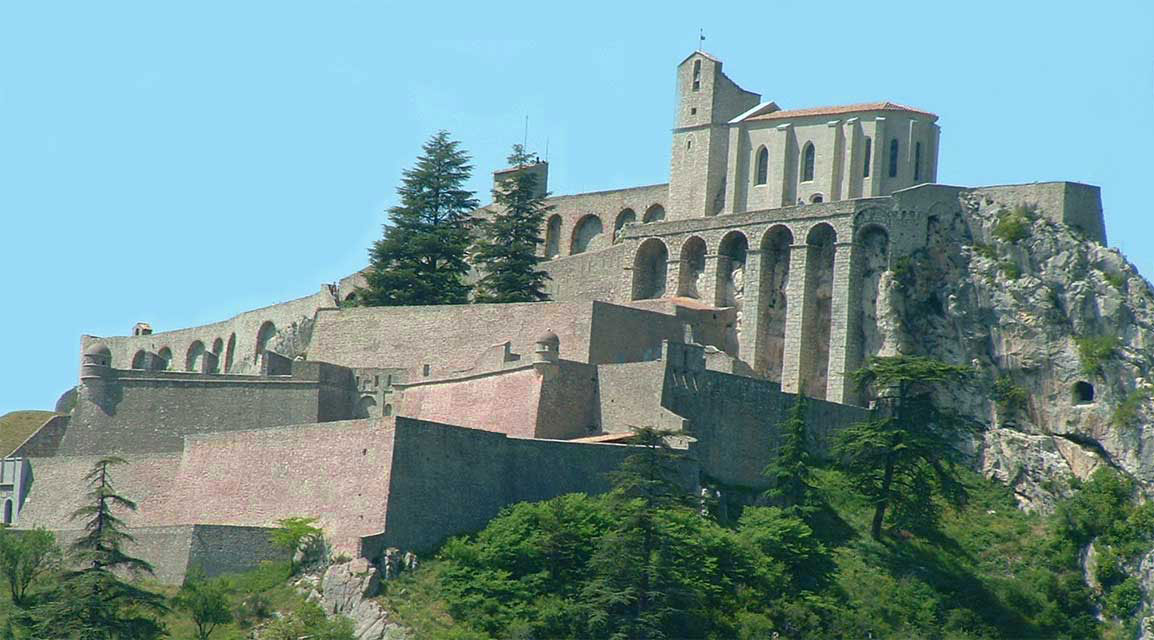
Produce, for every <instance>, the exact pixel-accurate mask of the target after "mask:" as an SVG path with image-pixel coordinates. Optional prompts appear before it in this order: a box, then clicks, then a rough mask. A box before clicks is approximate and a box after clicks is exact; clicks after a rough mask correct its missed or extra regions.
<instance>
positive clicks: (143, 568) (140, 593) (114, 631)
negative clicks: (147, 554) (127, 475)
mask: <svg viewBox="0 0 1154 640" xmlns="http://www.w3.org/2000/svg"><path fill="white" fill-rule="evenodd" d="M117 464H124V460H121V459H120V458H115V457H106V458H101V459H100V460H98V461H97V462H96V464H95V465H94V466H93V468H92V470H91V471H90V472H89V473H88V475H87V476H86V477H85V480H87V481H88V484H89V487H90V490H89V492H88V493H87V498H88V500H89V502H90V504H88V505H86V506H84V507H81V508H79V509H77V510H76V511H75V512H74V513H73V514H72V518H73V519H74V520H80V519H87V521H86V522H85V524H84V535H82V536H81V537H80V538H79V539H77V540H76V541H75V542H74V543H73V544H72V552H73V560H74V562H75V564H76V565H77V566H78V567H79V568H78V569H75V570H72V571H69V572H67V573H65V574H64V576H63V578H62V580H61V581H60V584H59V585H58V586H57V588H56V589H55V590H54V591H53V592H52V593H50V594H48V596H47V597H46V600H45V602H44V603H43V604H40V605H38V606H36V607H35V608H33V609H32V610H31V611H30V612H29V613H28V615H26V616H23V617H22V618H21V622H22V623H23V624H24V626H26V627H27V628H28V630H29V631H30V632H31V634H32V637H35V638H39V639H42V640H57V639H59V640H64V639H69V640H72V639H82V640H152V639H154V638H160V637H162V636H163V634H164V626H163V625H162V624H161V623H160V622H158V621H157V619H156V616H157V615H159V614H162V613H164V612H165V611H166V610H167V607H166V606H165V605H164V598H163V596H161V595H159V594H155V593H152V592H151V591H147V590H145V589H141V588H139V587H137V586H134V585H132V584H129V583H128V582H126V581H124V580H123V579H121V578H120V577H119V576H118V575H117V574H116V572H122V573H125V572H127V573H131V574H140V573H146V574H151V573H152V566H151V565H150V564H149V563H147V562H145V561H144V560H141V559H139V558H134V557H132V556H130V555H128V554H126V553H125V552H124V551H123V549H122V546H123V545H124V544H126V543H129V542H132V541H133V538H132V536H131V535H129V534H128V533H126V532H125V531H124V521H123V520H121V519H120V517H118V516H117V515H116V514H115V513H114V509H126V510H129V511H135V510H136V503H134V502H133V501H131V500H129V499H128V498H125V497H124V496H121V495H120V494H118V493H116V490H115V489H114V488H113V486H112V481H111V477H110V474H109V468H110V467H112V466H114V465H117Z"/></svg>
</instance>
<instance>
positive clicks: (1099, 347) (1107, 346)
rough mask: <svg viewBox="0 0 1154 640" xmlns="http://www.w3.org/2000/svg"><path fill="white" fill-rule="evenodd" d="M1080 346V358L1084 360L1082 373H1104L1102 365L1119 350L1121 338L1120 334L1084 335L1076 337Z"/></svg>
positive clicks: (1076, 342) (1075, 341)
mask: <svg viewBox="0 0 1154 640" xmlns="http://www.w3.org/2000/svg"><path fill="white" fill-rule="evenodd" d="M1074 344H1076V345H1077V346H1078V359H1079V360H1081V362H1082V373H1084V374H1086V375H1088V376H1092V375H1097V374H1100V373H1102V365H1103V364H1105V363H1106V361H1107V360H1109V359H1110V358H1113V357H1114V355H1115V354H1116V353H1117V352H1118V346H1119V345H1120V344H1121V340H1119V339H1118V336H1113V335H1105V336H1083V337H1080V338H1074Z"/></svg>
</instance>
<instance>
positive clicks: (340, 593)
mask: <svg viewBox="0 0 1154 640" xmlns="http://www.w3.org/2000/svg"><path fill="white" fill-rule="evenodd" d="M380 588H381V576H380V572H378V571H377V568H376V567H375V566H373V565H372V563H370V562H369V561H368V560H366V559H364V558H358V559H356V560H352V561H350V562H345V563H342V564H334V565H332V566H330V567H329V568H328V569H327V570H325V573H324V575H323V576H322V577H321V580H320V591H319V592H316V593H318V595H317V596H315V597H311V598H310V599H314V600H315V601H316V602H317V604H319V605H320V606H321V608H322V609H324V610H325V613H327V614H329V615H342V616H345V617H347V618H349V619H351V620H352V621H353V625H354V626H355V629H356V637H357V640H404V639H405V638H407V637H408V633H407V630H406V629H405V628H404V627H401V626H400V625H398V624H396V623H393V622H389V619H388V612H387V611H385V610H384V609H382V608H381V606H380V605H379V604H377V603H376V602H375V601H373V600H372V599H371V598H373V597H374V596H376V595H377V593H378V592H379V591H380Z"/></svg>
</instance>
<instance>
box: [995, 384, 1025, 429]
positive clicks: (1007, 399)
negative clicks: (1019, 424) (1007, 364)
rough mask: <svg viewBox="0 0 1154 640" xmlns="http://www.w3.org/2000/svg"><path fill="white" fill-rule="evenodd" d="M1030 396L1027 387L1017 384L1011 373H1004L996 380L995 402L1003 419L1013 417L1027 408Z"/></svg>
mask: <svg viewBox="0 0 1154 640" xmlns="http://www.w3.org/2000/svg"><path fill="white" fill-rule="evenodd" d="M1028 396H1029V394H1028V393H1027V391H1026V389H1025V388H1024V387H1022V386H1020V385H1018V384H1016V383H1015V382H1014V379H1013V378H1012V377H1010V375H1009V374H1002V375H1000V376H998V379H997V380H995V381H994V403H995V404H996V405H997V407H998V414H999V417H1001V418H1003V419H1005V418H1012V417H1013V416H1015V415H1016V414H1017V413H1018V412H1019V411H1021V410H1023V409H1025V408H1026V399H1027V397H1028Z"/></svg>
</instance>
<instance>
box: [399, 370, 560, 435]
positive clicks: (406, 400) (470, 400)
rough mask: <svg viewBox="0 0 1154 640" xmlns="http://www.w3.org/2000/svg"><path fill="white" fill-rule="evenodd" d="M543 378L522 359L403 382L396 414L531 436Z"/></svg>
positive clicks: (471, 427)
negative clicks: (505, 367)
mask: <svg viewBox="0 0 1154 640" xmlns="http://www.w3.org/2000/svg"><path fill="white" fill-rule="evenodd" d="M541 384H542V378H541V374H540V373H539V372H538V371H537V370H535V369H534V368H533V367H532V365H529V364H526V365H525V366H523V367H520V368H518V369H515V370H511V371H495V372H492V373H486V374H481V375H478V376H472V377H468V378H462V379H452V380H438V381H432V382H428V383H418V384H416V385H412V386H403V387H401V398H400V401H399V402H398V403H397V407H396V415H399V416H405V417H408V418H415V419H418V420H427V421H429V422H441V423H445V424H454V425H459V426H462V427H468V428H470V429H483V430H485V431H496V432H500V433H506V434H508V435H511V436H516V437H520V438H532V437H533V436H534V435H535V434H536V430H537V412H538V406H539V403H540V399H541Z"/></svg>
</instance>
